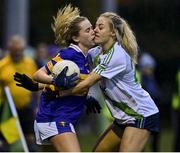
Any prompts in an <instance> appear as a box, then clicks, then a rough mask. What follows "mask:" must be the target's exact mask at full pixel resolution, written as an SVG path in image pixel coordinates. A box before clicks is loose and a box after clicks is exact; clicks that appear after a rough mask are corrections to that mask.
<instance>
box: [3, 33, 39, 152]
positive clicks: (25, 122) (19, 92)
mask: <svg viewBox="0 0 180 153" xmlns="http://www.w3.org/2000/svg"><path fill="white" fill-rule="evenodd" d="M25 47H26V42H25V40H24V39H23V38H22V37H20V36H18V35H15V36H13V37H11V38H10V40H9V41H8V44H7V50H8V54H7V55H5V56H4V58H2V59H1V60H0V87H1V88H2V89H3V88H4V87H5V86H8V87H9V88H10V92H11V94H12V97H13V100H14V103H15V106H16V109H17V112H18V116H19V119H20V123H21V126H22V129H23V132H24V134H25V138H26V141H27V144H28V147H29V150H30V151H35V150H34V148H33V147H34V145H33V144H35V141H34V134H33V120H34V113H33V112H34V111H33V108H32V106H31V98H32V97H31V96H32V94H31V92H30V91H28V90H25V89H24V88H19V87H17V86H16V83H15V81H14V80H13V75H14V73H15V72H20V73H25V74H27V75H29V76H30V77H31V76H32V75H33V74H34V72H35V71H36V70H37V67H36V64H35V63H34V61H33V60H32V59H31V58H29V57H25V56H24V54H23V52H24V49H25ZM0 96H2V97H0V99H1V100H2V102H3V101H5V97H3V95H0ZM7 151H8V150H7Z"/></svg>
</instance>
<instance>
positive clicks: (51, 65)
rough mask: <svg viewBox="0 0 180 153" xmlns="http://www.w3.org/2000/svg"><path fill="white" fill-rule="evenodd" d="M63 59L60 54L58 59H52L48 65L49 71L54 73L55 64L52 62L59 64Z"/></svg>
mask: <svg viewBox="0 0 180 153" xmlns="http://www.w3.org/2000/svg"><path fill="white" fill-rule="evenodd" d="M62 60H63V59H62V58H61V57H60V54H58V55H57V56H56V57H54V58H53V59H51V60H50V61H49V62H48V63H47V68H48V69H49V71H50V72H52V68H53V63H52V61H55V62H59V61H62Z"/></svg>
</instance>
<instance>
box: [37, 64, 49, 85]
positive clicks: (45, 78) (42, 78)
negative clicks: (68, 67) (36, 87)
mask: <svg viewBox="0 0 180 153" xmlns="http://www.w3.org/2000/svg"><path fill="white" fill-rule="evenodd" d="M33 79H34V80H35V81H37V82H39V83H44V84H52V76H50V75H48V74H47V72H46V70H45V68H44V67H43V68H41V69H39V70H38V71H37V72H36V73H35V74H34V76H33Z"/></svg>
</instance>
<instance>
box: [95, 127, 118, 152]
mask: <svg viewBox="0 0 180 153" xmlns="http://www.w3.org/2000/svg"><path fill="white" fill-rule="evenodd" d="M115 128H117V127H115V125H114V124H112V125H110V126H109V128H108V129H107V130H106V131H105V132H104V133H103V134H102V136H101V137H100V138H99V140H98V141H97V144H96V145H95V147H94V149H93V151H95V152H112V151H118V147H119V144H120V140H121V137H120V136H118V135H117V134H116V133H115V130H114V129H115ZM118 130H119V131H120V130H121V129H120V128H119V129H118Z"/></svg>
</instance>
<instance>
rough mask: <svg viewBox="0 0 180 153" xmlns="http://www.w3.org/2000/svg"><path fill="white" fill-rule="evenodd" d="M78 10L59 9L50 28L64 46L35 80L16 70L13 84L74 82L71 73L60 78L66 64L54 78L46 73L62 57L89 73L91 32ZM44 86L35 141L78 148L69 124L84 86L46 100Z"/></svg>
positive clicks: (78, 107) (60, 148)
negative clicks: (79, 91) (77, 90)
mask: <svg viewBox="0 0 180 153" xmlns="http://www.w3.org/2000/svg"><path fill="white" fill-rule="evenodd" d="M79 13H80V12H79V9H78V8H76V7H75V8H73V7H72V6H71V5H68V6H66V7H64V8H63V9H61V10H59V12H58V13H57V17H56V18H54V25H53V30H54V32H55V37H56V43H57V44H58V45H60V46H65V47H67V48H66V49H62V50H60V51H59V54H58V55H57V56H56V57H55V58H53V59H52V60H51V61H49V62H48V63H47V64H46V65H45V66H44V67H42V68H41V69H39V70H38V71H37V72H36V73H35V74H34V80H35V81H37V82H38V83H33V82H31V80H29V78H28V77H27V76H25V75H21V74H18V73H16V74H15V76H14V78H15V80H16V81H17V82H19V83H20V84H17V85H19V86H22V87H24V88H26V89H28V90H32V91H33V90H34V91H37V90H38V89H41V88H42V87H44V84H49V85H50V86H52V85H55V86H56V87H68V88H69V87H72V86H74V84H72V83H73V82H68V79H71V78H74V79H73V81H74V82H76V80H77V79H78V78H76V77H74V76H75V75H72V76H68V77H63V80H62V78H61V76H62V75H64V74H66V71H67V68H65V69H64V70H63V71H62V72H61V73H60V74H59V75H58V76H57V78H53V77H52V76H50V75H49V74H51V71H52V67H53V65H55V63H56V62H58V61H60V60H63V59H67V60H72V61H74V62H75V63H76V64H77V65H78V66H79V68H80V73H81V74H83V75H82V76H85V77H86V75H87V74H88V73H89V67H88V56H87V53H88V50H89V49H90V48H91V47H92V46H93V45H94V42H93V39H94V36H95V35H94V31H93V28H92V25H91V23H90V22H89V20H88V19H87V18H86V17H82V16H79ZM80 76H81V75H80ZM80 78H81V77H80ZM82 79H84V78H82ZM24 80H26V81H24ZM66 80H67V81H66ZM71 81H72V80H71ZM40 83H43V84H40ZM53 88H54V86H53ZM47 89H48V87H46V88H45V89H44V90H43V92H42V95H41V99H40V105H39V110H38V113H37V116H36V120H35V123H34V127H35V134H36V141H37V143H38V144H43V143H46V142H48V141H50V142H52V143H53V145H54V146H55V148H56V150H57V151H63V152H66V151H67V152H69V151H73V152H79V151H80V146H79V142H78V139H77V135H76V133H75V130H74V126H73V125H74V124H75V123H76V122H77V120H78V119H79V117H80V115H81V113H82V112H83V109H84V106H85V103H86V95H87V94H86V93H87V91H88V90H87V91H85V94H83V95H79V94H78V95H74V96H68V97H58V98H53V99H50V100H48V101H47V100H45V98H46V97H48V94H49V92H48V91H49V90H50V89H48V90H47ZM54 92H55V91H54ZM83 93H84V92H83ZM97 109H100V108H99V107H98V108H97Z"/></svg>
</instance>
